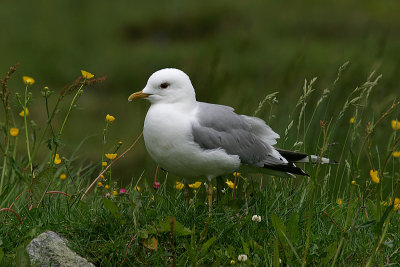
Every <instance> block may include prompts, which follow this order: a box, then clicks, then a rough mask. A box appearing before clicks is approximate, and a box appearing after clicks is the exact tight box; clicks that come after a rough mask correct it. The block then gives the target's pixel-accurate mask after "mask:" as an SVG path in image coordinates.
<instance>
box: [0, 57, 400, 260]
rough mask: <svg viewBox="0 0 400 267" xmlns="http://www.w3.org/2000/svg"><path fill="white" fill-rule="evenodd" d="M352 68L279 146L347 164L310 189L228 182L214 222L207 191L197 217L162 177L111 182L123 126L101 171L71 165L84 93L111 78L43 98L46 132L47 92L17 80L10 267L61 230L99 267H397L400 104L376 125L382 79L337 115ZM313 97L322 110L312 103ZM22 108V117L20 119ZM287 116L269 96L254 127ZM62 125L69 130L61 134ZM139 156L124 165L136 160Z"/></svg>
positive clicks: (87, 77) (302, 183)
mask: <svg viewBox="0 0 400 267" xmlns="http://www.w3.org/2000/svg"><path fill="white" fill-rule="evenodd" d="M347 66H348V63H345V64H343V65H342V66H340V68H339V69H338V71H337V76H336V78H335V79H334V80H333V81H332V84H331V85H330V86H329V87H327V88H326V89H325V90H322V91H321V90H316V89H315V87H314V85H315V81H316V79H311V80H305V81H304V85H303V90H302V94H301V96H300V97H299V99H298V101H297V103H296V104H295V105H293V113H292V114H293V117H292V118H293V119H292V120H291V121H290V122H289V123H288V125H287V127H286V129H285V131H284V132H283V134H281V145H282V146H283V147H285V148H291V149H298V150H302V149H303V148H304V147H306V144H307V146H308V147H313V151H314V153H315V154H317V155H322V156H326V157H332V156H333V155H337V158H335V159H336V160H337V161H338V162H339V164H337V165H320V164H315V165H311V164H306V165H305V166H304V168H305V170H306V171H307V172H308V173H309V174H310V177H309V178H296V179H293V178H281V177H269V176H261V175H258V176H247V175H246V174H236V175H237V178H238V187H237V191H236V197H234V196H233V195H234V193H233V191H234V190H233V187H234V186H233V183H232V181H233V180H234V177H233V174H232V175H229V176H227V177H221V179H217V180H215V181H214V182H215V184H214V185H215V188H214V191H215V197H214V199H215V200H214V205H213V211H212V216H209V213H208V206H207V204H206V203H205V202H206V193H205V192H206V186H205V185H204V184H203V183H202V180H200V179H199V181H198V182H196V183H194V184H191V185H190V188H189V194H190V196H191V199H190V201H189V203H188V204H187V203H186V201H185V198H184V195H185V194H184V192H185V191H184V190H183V188H182V184H180V183H179V181H176V179H175V178H172V179H171V178H170V177H168V174H167V173H164V172H162V171H160V172H159V173H158V176H157V181H158V182H154V183H153V181H150V180H149V179H146V178H144V177H143V176H138V177H137V178H135V179H133V180H132V181H131V182H130V183H129V184H125V185H121V183H120V181H118V180H116V179H115V177H113V175H112V174H113V173H112V169H116V168H118V164H119V162H120V161H123V160H125V158H123V157H121V156H123V155H124V151H123V150H122V149H121V146H122V144H120V143H118V142H114V143H115V144H114V143H113V142H112V140H110V137H109V136H108V134H107V133H108V130H109V129H110V128H112V127H114V126H115V125H114V124H115V123H117V121H118V120H117V119H116V118H115V117H114V116H112V115H107V116H106V117H105V118H104V129H103V131H102V142H101V143H100V144H99V146H98V150H101V151H102V156H101V157H102V159H101V162H99V163H95V164H91V163H87V162H86V161H84V160H82V157H80V156H79V150H80V146H78V147H76V149H75V151H74V152H72V153H71V154H69V155H67V154H59V153H61V152H60V151H65V150H63V149H62V148H63V147H65V146H68V144H65V143H64V142H63V136H64V132H63V131H64V129H66V128H67V127H71V125H73V121H71V119H70V114H71V113H76V112H82V111H79V110H77V103H78V101H79V100H80V98H81V97H83V96H84V89H85V88H87V87H90V86H94V85H96V84H97V86H101V84H100V85H98V83H101V82H102V81H103V80H104V78H102V77H100V78H98V77H96V76H94V77H93V75H92V74H91V73H88V72H86V71H82V75H81V76H79V77H78V78H77V79H76V80H75V81H73V82H72V83H70V84H69V85H67V86H65V87H64V88H63V89H62V90H59V91H52V90H50V89H49V88H47V87H44V88H43V89H42V90H41V94H42V97H43V101H44V103H45V107H46V109H45V112H46V114H47V118H48V120H47V123H46V124H45V125H42V126H40V127H39V126H38V125H36V123H35V122H34V121H33V118H32V115H31V114H29V107H30V106H31V105H32V102H31V99H32V98H31V95H32V89H33V88H34V86H35V80H34V78H32V77H27V76H24V78H23V82H24V83H25V84H24V88H25V90H24V91H23V92H22V93H17V94H14V92H13V91H12V88H9V87H8V83H7V82H8V80H9V79H12V78H13V75H15V74H14V72H15V71H18V69H17V67H12V68H11V69H10V71H9V72H8V74H7V75H5V76H4V79H2V94H1V97H2V104H3V107H4V114H5V116H4V118H5V121H4V122H3V124H2V135H3V136H4V138H2V140H4V142H2V145H1V149H2V151H3V153H4V157H3V162H2V168H1V174H2V176H1V179H0V183H1V184H0V190H1V195H0V196H1V197H0V204H1V206H0V208H1V214H0V216H1V219H2V224H1V227H0V262H1V264H2V265H19V266H21V265H20V264H22V265H23V264H26V262H27V258H26V257H27V255H26V252H25V251H24V248H25V246H26V245H27V243H28V242H29V241H30V240H31V239H32V238H33V237H35V236H36V235H38V234H39V233H41V232H43V231H45V230H53V231H55V232H57V233H60V234H61V235H63V236H65V237H66V238H68V239H69V240H70V241H71V243H70V246H71V247H72V248H73V249H74V250H76V251H77V252H78V253H79V254H81V255H82V256H84V257H86V258H88V259H89V260H90V261H92V262H94V263H95V264H96V265H101V266H117V265H121V264H124V265H126V266H137V265H179V266H182V265H213V266H219V265H228V264H232V265H273V266H279V265H282V264H289V265H293V266H297V265H303V266H305V265H332V266H334V265H366V266H375V265H380V266H390V265H397V264H398V263H399V262H400V258H399V254H398V251H399V249H400V242H399V236H398V234H397V233H398V231H399V230H400V229H399V226H400V224H399V219H400V217H399V213H398V210H399V209H400V199H399V197H400V194H399V171H398V170H399V164H400V162H399V159H400V152H399V150H400V149H399V141H400V136H399V134H398V133H399V130H400V124H399V122H398V121H397V120H396V114H398V111H399V108H398V106H399V104H400V102H399V101H398V99H393V102H392V103H391V104H390V105H388V106H387V107H386V108H385V109H384V110H383V111H382V112H381V113H380V114H374V113H373V112H372V111H371V110H370V108H369V106H370V99H369V97H370V95H371V93H372V92H373V90H374V89H375V88H376V87H377V86H378V85H379V80H380V79H381V76H380V75H378V74H376V73H371V75H369V76H368V78H367V80H366V81H365V82H363V83H361V84H360V85H355V86H354V89H353V90H352V91H350V92H349V93H348V94H346V95H343V96H342V101H340V102H335V103H332V101H331V97H332V95H333V94H334V93H335V86H336V85H337V84H338V83H339V82H340V79H341V77H342V76H343V75H345V73H346V68H347ZM21 83H22V82H21ZM85 90H86V89H85ZM313 94H316V95H317V98H316V99H317V101H315V102H308V100H309V99H310V98H311V95H313ZM11 101H16V103H18V105H16V108H15V106H11V105H10V102H11ZM62 101H65V102H67V103H68V105H67V106H69V108H68V109H66V111H65V112H62V111H63V110H62V111H61V110H60V109H59V108H58V105H59V103H60V102H62ZM277 102H278V99H277V97H276V94H270V95H268V96H267V97H266V98H265V99H263V100H262V101H260V104H259V106H258V108H256V109H255V111H254V113H255V114H257V113H258V112H259V110H261V109H263V108H265V107H266V106H267V107H269V116H271V117H272V116H274V115H275V114H274V106H275V105H276V104H277ZM330 105H335V107H336V109H337V113H336V114H335V116H331V115H330V114H327V112H326V110H329V106H330ZM349 109H351V110H352V112H351V114H352V116H351V117H349V116H347V115H346V114H348V111H349ZM24 110H25V112H24ZM320 114H324V115H320ZM320 116H323V118H322V119H321V118H320ZM55 118H58V120H60V121H62V123H61V127H55V126H54V125H53V120H55ZM316 125H317V126H316ZM378 131H379V133H380V134H379V135H377V134H376V133H377V132H378ZM379 136H385V138H378V137H379ZM377 140H379V141H377ZM139 142H140V139H139V141H138V142H136V141H135V143H133V144H132V145H131V147H130V148H129V149H131V150H130V151H128V150H129V149H128V150H126V152H127V153H135V148H136V147H137V146H138V145H139ZM18 144H19V145H20V146H21V147H22V148H21V149H17V148H18ZM111 144H112V145H111ZM39 146H47V149H48V153H47V158H46V160H44V161H42V162H41V163H40V164H35V162H37V160H36V159H35V157H36V156H37V154H36V151H37V150H38V147H39ZM332 151H336V153H333V152H332ZM91 184H92V185H91ZM85 192H87V194H86V193H85ZM217 196H218V197H217ZM255 215H256V216H255ZM259 216H260V217H259Z"/></svg>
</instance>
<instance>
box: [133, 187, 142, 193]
mask: <svg viewBox="0 0 400 267" xmlns="http://www.w3.org/2000/svg"><path fill="white" fill-rule="evenodd" d="M133 190H135V191H138V192H140V190H141V188H140V186H138V185H137V186H135V187H134V188H133Z"/></svg>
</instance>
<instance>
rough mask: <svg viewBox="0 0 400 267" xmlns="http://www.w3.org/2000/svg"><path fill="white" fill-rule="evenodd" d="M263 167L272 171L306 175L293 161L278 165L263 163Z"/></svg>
mask: <svg viewBox="0 0 400 267" xmlns="http://www.w3.org/2000/svg"><path fill="white" fill-rule="evenodd" d="M264 168H266V169H271V170H274V171H281V172H287V173H290V174H298V175H303V176H308V177H310V175H308V174H307V173H306V172H304V171H303V170H302V169H301V168H299V167H297V166H296V165H294V164H293V163H290V162H289V163H287V164H280V165H264Z"/></svg>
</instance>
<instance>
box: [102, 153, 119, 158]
mask: <svg viewBox="0 0 400 267" xmlns="http://www.w3.org/2000/svg"><path fill="white" fill-rule="evenodd" d="M105 156H106V158H108V159H110V160H113V159H115V158H116V157H117V154H116V153H114V154H105Z"/></svg>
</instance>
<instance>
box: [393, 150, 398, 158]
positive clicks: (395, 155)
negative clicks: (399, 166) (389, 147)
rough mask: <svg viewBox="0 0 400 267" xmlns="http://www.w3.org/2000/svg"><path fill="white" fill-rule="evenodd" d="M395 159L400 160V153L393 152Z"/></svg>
mask: <svg viewBox="0 0 400 267" xmlns="http://www.w3.org/2000/svg"><path fill="white" fill-rule="evenodd" d="M392 155H393V157H395V158H400V151H393V154H392Z"/></svg>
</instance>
